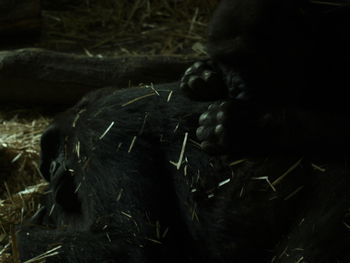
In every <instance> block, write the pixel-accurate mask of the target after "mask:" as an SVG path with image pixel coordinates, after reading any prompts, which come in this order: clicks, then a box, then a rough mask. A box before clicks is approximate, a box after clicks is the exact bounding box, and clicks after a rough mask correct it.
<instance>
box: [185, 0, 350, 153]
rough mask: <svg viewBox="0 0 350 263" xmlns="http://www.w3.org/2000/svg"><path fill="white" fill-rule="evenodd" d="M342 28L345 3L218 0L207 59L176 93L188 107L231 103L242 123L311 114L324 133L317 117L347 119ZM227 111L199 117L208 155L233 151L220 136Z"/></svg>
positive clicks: (348, 41) (347, 56)
mask: <svg viewBox="0 0 350 263" xmlns="http://www.w3.org/2000/svg"><path fill="white" fill-rule="evenodd" d="M348 28H350V1H349V0H331V1H312V0H262V1H261V0H252V1H244V0H222V1H221V2H220V4H219V6H218V8H217V10H216V11H215V13H214V15H213V18H212V21H211V24H210V26H209V34H208V43H207V50H208V54H209V58H210V59H209V60H204V61H198V62H196V63H194V64H193V65H192V66H191V67H190V68H189V69H188V70H187V71H186V72H185V74H184V76H183V78H182V81H181V88H182V90H183V91H184V92H185V94H186V95H187V96H188V97H190V98H192V99H194V100H201V101H210V100H216V99H223V100H229V101H230V103H229V104H235V106H234V108H235V111H237V109H238V108H240V109H241V108H242V109H241V110H239V111H243V112H246V114H247V116H245V117H244V118H249V117H251V115H254V112H259V111H266V109H271V108H274V107H275V108H277V109H282V108H283V109H285V110H286V111H287V112H289V111H292V112H295V109H294V108H299V109H302V111H303V112H304V113H305V112H313V113H316V112H317V113H316V115H317V116H318V117H317V118H316V119H317V120H318V121H316V122H319V121H321V123H318V124H320V125H322V126H324V124H322V119H323V117H322V115H323V114H326V115H325V116H324V118H326V119H327V118H328V119H329V118H330V115H333V116H337V115H339V114H340V115H342V117H344V118H343V120H344V119H347V117H346V115H345V114H344V112H345V111H346V110H347V101H348V96H347V86H349V84H350V82H349V79H348V72H347V71H348V68H349V67H350V64H349V63H350V49H349V46H350V35H349V34H348ZM229 108H230V107H229ZM227 109H228V108H220V110H217V107H215V110H209V111H207V112H205V114H204V115H203V116H202V117H201V120H200V126H201V128H200V129H199V130H198V136H199V138H200V139H201V140H202V141H203V143H202V146H203V148H204V149H206V150H207V151H209V152H216V151H219V152H222V151H223V149H225V150H229V149H231V148H232V144H231V143H230V140H228V138H227V137H228V136H226V135H225V133H227V134H231V133H234V130H235V122H236V121H238V120H236V119H235V117H236V116H237V114H235V113H233V112H231V111H230V110H227ZM249 111H253V112H252V113H249ZM218 112H220V116H221V118H217V119H216V120H213V117H214V116H215V115H216V114H217V113H218ZM288 115H290V114H287V116H288ZM291 115H293V114H291ZM223 116H225V117H226V120H223V118H222V117H223ZM270 117H271V116H270ZM291 118H293V117H291ZM332 118H333V117H332ZM336 118H337V117H336ZM214 119H215V118H214ZM308 119H309V118H308ZM337 119H338V120H340V121H342V119H341V118H337ZM342 122H343V121H342ZM216 126H218V127H216ZM222 126H224V127H225V128H224V129H223V127H222ZM318 127H319V126H318ZM326 128H328V127H326ZM225 137H226V138H225ZM229 137H230V138H233V136H229ZM335 137H337V136H335ZM335 137H334V138H335Z"/></svg>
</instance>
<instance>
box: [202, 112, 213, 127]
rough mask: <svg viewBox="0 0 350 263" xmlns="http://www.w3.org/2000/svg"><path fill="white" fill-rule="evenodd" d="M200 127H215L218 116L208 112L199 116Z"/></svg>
mask: <svg viewBox="0 0 350 263" xmlns="http://www.w3.org/2000/svg"><path fill="white" fill-rule="evenodd" d="M198 123H199V125H201V126H209V125H211V126H213V125H215V123H216V115H215V113H214V112H210V111H206V112H204V113H202V114H201V116H199V120H198Z"/></svg>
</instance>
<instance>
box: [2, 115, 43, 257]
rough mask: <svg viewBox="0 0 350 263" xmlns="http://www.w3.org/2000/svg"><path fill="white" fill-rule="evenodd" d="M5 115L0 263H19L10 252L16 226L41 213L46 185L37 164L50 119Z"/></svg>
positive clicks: (3, 125)
mask: <svg viewBox="0 0 350 263" xmlns="http://www.w3.org/2000/svg"><path fill="white" fill-rule="evenodd" d="M5 115H6V116H5ZM5 115H4V114H0V262H15V261H14V259H13V258H12V257H11V253H10V252H11V246H10V240H14V233H15V231H14V229H15V225H16V224H18V223H21V222H22V221H23V220H24V219H25V218H28V217H30V216H31V215H33V213H35V211H37V209H38V207H39V206H40V202H39V198H40V195H41V194H42V193H43V191H44V189H45V185H46V184H45V183H44V182H43V181H42V180H41V178H40V176H39V174H38V164H37V163H38V158H39V139H40V135H41V133H42V131H43V129H44V128H45V127H46V126H47V125H48V122H49V119H47V118H44V117H40V116H38V117H36V118H34V119H33V118H20V117H18V115H17V113H16V112H12V113H7V114H5ZM9 116H12V117H11V118H9Z"/></svg>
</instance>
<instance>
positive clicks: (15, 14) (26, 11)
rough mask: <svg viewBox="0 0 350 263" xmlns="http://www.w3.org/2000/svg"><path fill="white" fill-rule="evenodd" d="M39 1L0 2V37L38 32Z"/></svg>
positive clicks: (12, 0) (4, 0)
mask: <svg viewBox="0 0 350 263" xmlns="http://www.w3.org/2000/svg"><path fill="white" fill-rule="evenodd" d="M40 18H41V15H40V0H2V1H0V35H1V36H4V35H8V36H18V35H21V34H32V33H33V32H35V33H37V32H40V25H41V19H40Z"/></svg>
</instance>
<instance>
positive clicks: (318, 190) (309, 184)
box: [17, 83, 350, 263]
mask: <svg viewBox="0 0 350 263" xmlns="http://www.w3.org/2000/svg"><path fill="white" fill-rule="evenodd" d="M178 86H179V83H170V84H161V85H158V86H157V85H155V86H154V87H151V88H150V87H137V88H128V89H122V90H113V89H101V90H97V91H95V92H93V93H90V94H88V95H86V96H85V97H84V98H82V100H81V101H80V102H79V103H78V104H76V105H75V106H74V107H72V108H71V109H68V110H67V111H66V112H64V113H62V114H60V115H58V116H57V118H56V119H55V121H54V122H53V123H52V124H51V125H50V126H49V127H48V128H47V130H46V131H45V133H44V134H43V135H42V139H41V164H40V171H41V173H42V176H43V177H44V178H45V180H47V181H48V182H49V190H48V191H47V193H46V195H45V196H44V197H43V200H42V203H43V207H42V209H41V210H39V211H38V212H37V214H36V215H35V216H34V217H33V218H32V219H31V220H30V221H29V222H26V223H25V224H23V225H21V226H19V227H18V231H17V245H18V250H19V255H20V259H21V260H22V261H25V260H29V259H31V258H34V257H37V256H40V255H41V257H44V256H43V255H42V254H43V253H45V252H47V251H49V252H50V251H51V253H48V254H49V255H50V257H46V258H45V259H46V262H48V263H51V262H67V263H73V262H74V263H77V262H84V263H89V262H231V261H234V262H257V261H259V262H281V263H287V262H288V263H289V262H320V263H326V262H327V263H329V262H348V261H349V259H350V253H349V251H350V250H349V245H348V240H349V238H350V231H349V229H348V228H349V224H350V222H348V221H347V220H349V219H348V215H349V210H348V209H349V207H350V206H349V205H350V204H349V200H350V199H349V197H350V192H349V191H348V186H349V181H350V177H349V176H347V174H348V172H349V167H348V165H347V164H346V160H345V159H334V160H332V161H329V160H328V159H322V156H320V157H318V158H313V156H312V155H310V156H307V155H304V156H302V154H304V153H298V152H296V151H295V152H292V151H291V152H290V153H291V154H290V155H288V156H287V157H285V156H281V154H280V150H279V149H280V147H284V148H285V149H288V148H290V147H291V145H293V143H294V142H292V141H290V140H289V138H288V136H290V135H291V134H290V133H287V132H286V133H282V134H281V135H280V136H286V138H278V139H276V138H275V137H274V136H273V134H275V133H276V130H277V131H279V129H280V128H281V126H280V125H281V122H282V121H283V120H281V122H277V124H276V125H273V123H270V124H268V125H267V124H265V123H264V122H265V121H264V114H261V115H260V117H259V118H257V119H256V120H255V121H254V123H253V120H252V124H253V125H254V129H252V127H249V126H247V127H246V126H244V125H242V126H239V125H238V126H237V130H239V129H241V131H239V132H238V133H239V134H240V135H241V136H242V137H240V138H238V139H239V140H241V141H243V142H248V141H249V140H251V139H252V137H251V136H258V137H261V139H262V140H264V141H270V146H271V147H269V148H266V152H265V154H266V155H265V156H264V157H263V158H262V157H260V156H251V157H250V156H249V153H250V152H252V150H253V149H252V150H246V149H244V150H246V152H247V153H248V154H243V153H242V154H240V153H239V152H238V151H237V153H235V154H232V155H209V154H207V153H206V152H204V151H202V150H201V148H200V146H199V143H198V140H197V139H196V134H195V133H196V128H197V125H198V124H197V121H196V120H197V119H198V118H199V116H200V114H201V113H202V112H203V111H205V110H206V109H207V107H208V105H209V102H194V101H191V100H189V99H188V98H186V97H184V96H182V92H181V90H180V88H178ZM213 105H214V106H213ZM213 105H210V106H209V107H211V108H213V107H215V104H213ZM219 106H220V105H219ZM222 107H225V105H223V106H222ZM257 116H258V115H257ZM288 125H289V123H287V122H284V124H283V127H284V126H288ZM293 126H294V123H293V122H291V123H290V125H289V128H292V127H293ZM286 130H288V129H287V128H286ZM263 136H265V137H263ZM320 136H323V134H320ZM301 139H303V138H301ZM323 139H324V138H320V140H321V141H322V140H323ZM315 142H316V138H315ZM281 143H284V144H285V145H282V146H281ZM243 144H244V143H242V145H243ZM289 144H290V145H289ZM275 145H276V146H275ZM250 146H251V147H255V145H253V144H251V145H250ZM250 146H249V147H250ZM248 157H249V158H248ZM325 160H326V161H325ZM330 175H331V176H330ZM53 249H54V250H53ZM52 251H54V252H52ZM39 258H40V257H39Z"/></svg>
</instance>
